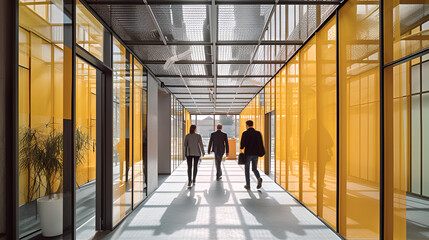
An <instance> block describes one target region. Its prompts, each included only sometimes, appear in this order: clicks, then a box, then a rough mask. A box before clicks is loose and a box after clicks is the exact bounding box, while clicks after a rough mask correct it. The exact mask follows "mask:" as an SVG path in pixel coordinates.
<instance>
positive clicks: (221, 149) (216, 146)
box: [207, 124, 229, 181]
mask: <svg viewBox="0 0 429 240" xmlns="http://www.w3.org/2000/svg"><path fill="white" fill-rule="evenodd" d="M212 148H213V149H212ZM225 149H226V156H227V157H228V155H229V145H228V136H227V135H226V133H224V132H222V124H218V125H217V131H216V132H214V133H212V134H211V135H210V141H209V149H208V151H207V152H208V153H209V154H210V152H211V151H212V150H213V152H214V154H215V164H216V180H217V181H219V180H220V179H222V168H221V163H222V157H223V154H224V153H225Z"/></svg>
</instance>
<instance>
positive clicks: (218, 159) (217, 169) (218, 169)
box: [215, 152, 223, 178]
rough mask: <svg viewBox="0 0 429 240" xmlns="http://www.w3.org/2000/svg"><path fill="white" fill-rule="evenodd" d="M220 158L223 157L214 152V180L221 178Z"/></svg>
mask: <svg viewBox="0 0 429 240" xmlns="http://www.w3.org/2000/svg"><path fill="white" fill-rule="evenodd" d="M222 157H223V154H219V153H216V152H215V164H216V178H219V177H220V176H222V168H221V164H222Z"/></svg>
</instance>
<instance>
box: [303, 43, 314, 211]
mask: <svg viewBox="0 0 429 240" xmlns="http://www.w3.org/2000/svg"><path fill="white" fill-rule="evenodd" d="M300 58H301V65H300V66H301V69H300V72H301V77H300V81H299V82H300V84H301V85H300V98H301V102H300V107H301V114H300V125H301V132H300V135H301V137H300V139H301V156H300V159H301V161H302V202H303V203H304V204H305V205H306V206H307V207H309V208H310V209H311V210H313V212H315V213H317V191H316V187H317V185H318V181H317V177H318V174H317V167H318V161H317V157H318V151H317V143H318V138H317V137H318V136H317V132H318V126H317V120H318V119H317V85H316V82H317V80H316V76H317V75H316V37H313V38H312V39H311V40H310V41H309V42H307V44H306V45H305V46H304V48H303V49H302V50H300Z"/></svg>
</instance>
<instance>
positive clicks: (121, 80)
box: [113, 38, 132, 225]
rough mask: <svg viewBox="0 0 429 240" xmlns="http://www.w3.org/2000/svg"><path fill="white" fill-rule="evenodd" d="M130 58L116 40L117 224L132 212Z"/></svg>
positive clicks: (114, 210) (114, 206)
mask: <svg viewBox="0 0 429 240" xmlns="http://www.w3.org/2000/svg"><path fill="white" fill-rule="evenodd" d="M129 66H130V56H129V53H128V52H127V50H126V49H125V47H124V46H123V45H122V44H121V43H120V42H119V41H118V40H117V39H116V38H114V39H113V225H116V224H117V223H118V222H119V221H120V220H121V219H122V218H124V217H125V216H126V215H127V214H128V213H129V212H130V211H131V206H132V203H131V190H132V177H131V174H132V171H130V167H131V162H130V159H131V158H130V152H131V151H130V149H131V147H132V146H131V145H130V129H131V128H130V124H131V119H132V118H131V117H130V91H129V89H130V80H131V79H130V69H129Z"/></svg>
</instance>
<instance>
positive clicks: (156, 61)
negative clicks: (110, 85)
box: [143, 60, 286, 64]
mask: <svg viewBox="0 0 429 240" xmlns="http://www.w3.org/2000/svg"><path fill="white" fill-rule="evenodd" d="M285 62H286V61H282V60H264V61H253V62H252V64H284V63H285ZM216 63H217V64H250V60H227V61H216ZM143 64H165V61H164V60H146V61H143ZM174 64H214V63H213V62H211V61H199V60H181V61H177V62H175V63H174Z"/></svg>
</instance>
